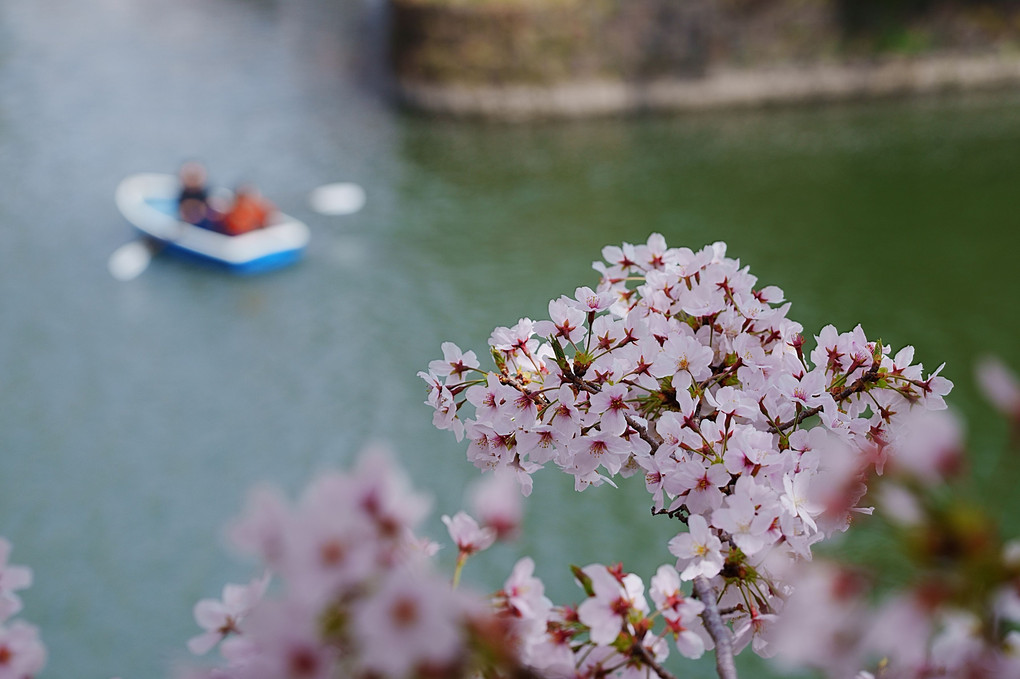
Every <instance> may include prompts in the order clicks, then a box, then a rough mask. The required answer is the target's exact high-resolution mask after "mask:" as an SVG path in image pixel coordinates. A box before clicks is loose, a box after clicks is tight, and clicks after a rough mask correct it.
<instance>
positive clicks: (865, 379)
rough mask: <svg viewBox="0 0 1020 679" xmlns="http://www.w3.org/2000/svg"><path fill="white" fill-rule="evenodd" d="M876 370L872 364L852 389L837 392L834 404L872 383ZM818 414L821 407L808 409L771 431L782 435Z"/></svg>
mask: <svg viewBox="0 0 1020 679" xmlns="http://www.w3.org/2000/svg"><path fill="white" fill-rule="evenodd" d="M878 368H879V364H878V363H877V362H876V363H873V364H872V365H871V367H870V368H868V371H867V372H865V373H864V374H863V375H861V376H860V377H859V378H858V379H857V381H856V382H854V384H853V386H852V387H849V388H848V389H844V390H843V391H841V392H839V395H838V396H834V397H833V400H834V401H836V403H842V402H843V401H845V400H847V399H848V398H850V397H851V396H853V395H854V394H856V393H858V392H860V391H861V390H862V389H864V388H865V387H867V386H868V385H869V384H871V383H872V382H875V381H876V378H877V377H878ZM820 412H822V406H815V407H814V408H808V409H807V410H804V411H801V412H800V414H798V415H797V416H796V417H794V418H793V419H790V420H788V421H786V422H782V423H780V424H777V425H773V426H772V429H773V430H775V431H776V433H778V434H782V433H783V432H784V431H786V430H787V429H789V428H790V427H793V426H795V425H798V424H800V423H801V422H803V421H804V420H806V419H807V418H809V417H811V416H812V415H817V414H818V413H820Z"/></svg>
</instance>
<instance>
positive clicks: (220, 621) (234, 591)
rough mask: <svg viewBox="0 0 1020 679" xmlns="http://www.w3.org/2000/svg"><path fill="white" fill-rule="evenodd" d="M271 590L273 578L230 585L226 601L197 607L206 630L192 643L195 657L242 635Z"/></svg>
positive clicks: (204, 601) (203, 602)
mask: <svg viewBox="0 0 1020 679" xmlns="http://www.w3.org/2000/svg"><path fill="white" fill-rule="evenodd" d="M268 586H269V574H268V573H266V574H265V575H264V576H262V577H261V578H256V579H254V580H252V581H251V582H250V583H248V584H247V585H226V586H225V587H224V588H223V598H222V599H202V600H201V601H199V602H198V603H197V604H195V621H196V622H198V625H199V626H200V627H201V628H203V629H204V630H205V632H204V633H203V634H200V635H198V636H196V637H192V639H191V640H189V641H188V650H190V651H191V652H192V653H194V654H195V655H204V654H205V653H208V652H209V650H210V649H212V648H213V646H215V645H216V644H218V643H219V642H220V641H222V640H223V639H225V638H226V637H227V635H229V634H237V633H238V632H240V627H239V625H240V623H241V621H242V620H244V618H245V617H246V616H247V615H248V614H249V613H250V612H251V611H252V609H253V608H255V606H256V605H257V604H258V602H259V601H261V599H262V597H263V596H264V595H265V593H266V587H268Z"/></svg>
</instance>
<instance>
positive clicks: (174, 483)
mask: <svg viewBox="0 0 1020 679" xmlns="http://www.w3.org/2000/svg"><path fill="white" fill-rule="evenodd" d="M362 9H364V8H361V7H357V6H353V5H346V4H343V3H335V2H328V1H327V0H292V1H290V2H282V1H281V2H278V3H277V2H273V1H272V0H264V1H262V2H248V1H244V0H218V1H214V2H209V1H208V0H182V1H181V2H176V3H162V2H158V1H157V0H145V1H142V2H134V3H124V2H120V1H119V0H103V1H101V2H99V3H96V4H94V5H90V6H89V7H83V6H81V7H80V6H74V7H68V6H67V5H66V3H59V2H57V0H14V1H13V2H9V3H6V4H5V5H4V6H3V7H2V8H0V38H2V41H0V178H2V179H3V181H0V292H3V294H4V300H5V301H4V304H3V305H0V379H2V382H0V384H2V385H3V386H2V390H0V455H2V458H0V459H2V460H3V468H2V469H3V471H2V473H0V535H5V536H7V537H8V538H10V539H11V540H12V542H13V543H14V546H15V551H14V556H13V560H14V562H15V563H28V564H30V565H32V566H33V568H34V570H35V575H36V582H35V585H34V586H33V588H32V589H30V590H28V592H27V593H26V595H25V597H24V599H25V604H26V606H25V611H24V614H23V615H24V617H25V619H27V620H29V621H31V622H33V623H36V624H38V625H39V626H40V627H41V628H42V633H43V638H44V641H45V642H46V644H47V646H48V648H49V650H50V663H49V665H48V668H47V670H46V671H45V672H44V673H43V679H45V678H46V677H58V676H70V675H74V676H79V677H98V678H105V677H110V676H123V677H125V678H127V677H155V676H160V675H165V674H167V673H168V672H167V669H168V668H169V667H170V666H171V665H172V663H173V662H175V661H177V660H179V659H180V658H182V657H184V655H185V653H184V643H185V641H186V640H187V638H188V637H189V636H191V635H192V634H194V633H195V632H196V631H197V628H196V627H195V625H194V623H193V621H192V619H191V607H192V605H193V603H194V602H195V601H196V600H197V599H199V598H202V597H208V596H213V595H216V594H218V593H219V591H220V588H221V587H222V584H223V583H224V582H225V581H227V580H233V581H241V580H243V579H246V578H247V577H249V576H250V575H251V571H252V565H251V564H246V563H243V562H238V561H237V560H235V559H234V558H233V557H232V556H231V555H230V554H229V553H228V551H227V550H225V549H224V548H223V545H222V539H221V527H222V526H223V524H224V523H225V522H226V521H227V520H228V519H229V518H230V517H231V516H233V515H234V514H235V513H236V512H237V511H238V510H239V508H240V506H241V503H242V500H243V496H244V492H245V490H246V489H247V488H248V487H249V486H251V485H252V484H254V483H256V482H258V481H261V480H272V481H275V482H277V483H279V484H282V485H283V486H284V487H285V488H287V489H289V490H291V491H295V490H297V489H298V488H300V487H301V486H302V485H303V484H304V483H305V481H307V479H308V478H309V477H310V476H311V475H312V474H314V472H315V471H317V470H319V469H322V468H325V467H329V466H335V465H342V464H347V463H349V462H350V461H351V460H352V459H353V458H354V456H355V455H356V453H357V451H358V450H359V449H360V448H361V447H362V446H363V445H365V444H366V443H367V442H369V441H375V440H385V441H387V442H389V443H390V445H391V446H392V447H393V448H394V450H395V451H396V452H397V454H398V456H399V457H400V459H401V461H402V462H403V463H404V464H405V465H406V466H407V468H408V469H409V470H410V472H411V473H412V474H413V476H414V478H415V481H416V483H417V484H418V485H419V486H421V487H423V488H425V489H427V490H429V491H430V492H432V493H433V494H434V497H435V498H436V499H435V514H436V517H438V515H439V514H441V513H450V514H452V513H453V512H455V511H457V510H458V509H459V508H460V507H461V494H462V491H463V489H464V487H465V486H466V485H467V484H468V483H469V482H470V481H472V480H474V479H475V478H476V473H475V470H474V469H473V468H472V467H471V466H470V465H469V464H468V463H467V462H466V461H465V457H464V454H465V446H464V445H462V444H458V443H456V442H455V441H454V439H453V438H452V436H450V435H448V433H446V432H438V431H434V430H433V429H432V428H431V425H430V421H431V413H430V411H429V409H428V408H427V406H425V405H423V404H422V401H423V400H424V398H425V391H424V385H423V383H422V382H421V381H420V380H418V378H417V377H415V373H416V372H417V371H418V370H421V369H423V368H424V367H425V366H426V365H427V363H428V361H429V360H431V359H433V358H436V357H438V356H439V355H440V350H439V346H440V344H441V343H442V342H443V341H445V340H452V341H455V342H457V343H458V344H459V345H460V346H461V347H463V348H465V349H468V348H473V349H475V350H476V351H479V350H483V349H484V347H485V341H486V339H487V337H488V335H489V332H490V331H491V329H492V328H493V327H494V326H496V325H509V324H512V323H514V322H516V320H517V319H518V318H520V317H522V316H530V317H532V318H538V317H540V316H541V315H542V314H544V313H545V311H546V304H547V302H548V300H549V299H551V298H553V297H557V296H559V295H560V294H563V293H567V294H569V293H572V292H573V290H574V288H575V287H577V286H579V285H585V284H592V283H594V282H595V274H594V272H593V271H591V269H590V264H591V262H592V261H593V260H594V259H597V258H598V256H599V251H600V249H601V247H602V246H603V245H606V244H610V243H619V242H622V241H631V242H637V241H643V240H645V239H646V238H647V236H648V234H649V233H651V232H653V231H658V232H661V233H663V234H664V235H665V236H666V239H667V241H668V242H669V243H670V244H671V245H687V246H690V247H695V248H696V247H700V246H701V245H704V244H706V243H709V242H712V241H716V240H725V241H727V242H728V243H729V246H730V250H729V252H730V254H731V255H733V256H737V257H740V258H741V260H742V261H743V262H744V263H746V264H749V265H750V266H751V270H752V272H753V273H755V274H756V275H757V276H758V277H759V278H760V279H761V280H762V281H763V282H766V283H771V284H775V285H779V286H780V287H782V288H784V290H785V291H786V294H787V298H788V299H789V300H791V301H792V302H793V309H792V311H791V314H790V316H791V317H793V318H795V319H797V320H799V321H800V322H801V323H803V325H804V327H805V331H806V333H807V334H812V333H814V332H817V331H818V330H819V329H820V328H821V327H822V326H823V325H825V324H826V323H833V324H835V325H836V326H837V327H839V328H841V329H849V328H851V327H853V325H855V324H856V323H862V324H863V325H864V328H865V330H866V331H867V332H868V333H869V335H871V336H878V337H881V338H882V339H883V340H884V341H886V342H888V343H890V344H892V345H893V346H895V347H899V346H901V345H903V344H906V343H911V344H913V345H915V346H916V348H917V355H918V357H919V359H920V360H922V361H923V362H924V363H925V365H926V366H928V367H935V366H937V365H938V364H939V363H941V362H942V361H947V362H948V365H947V367H946V370H945V374H946V375H948V376H949V377H950V378H951V379H953V380H955V381H956V382H957V390H956V395H955V399H954V400H955V402H956V404H957V405H958V406H959V407H960V409H961V411H962V412H963V413H964V414H965V415H966V416H967V417H968V419H969V422H970V429H971V434H972V439H973V440H974V442H975V445H974V447H975V448H976V449H977V450H978V451H979V453H980V455H979V456H978V457H976V458H975V459H976V462H975V464H974V465H973V471H974V475H975V478H976V479H977V480H976V481H975V482H973V483H969V484H966V487H967V490H968V492H970V493H971V494H972V495H974V496H977V497H980V498H981V499H982V501H984V502H985V503H986V504H988V505H989V506H991V507H992V508H993V509H995V511H997V512H998V513H999V514H1000V515H1002V516H1004V517H1007V518H1008V521H1007V529H1010V530H1013V531H1014V534H1015V533H1016V532H1017V529H1018V526H1017V524H1016V521H1015V520H1014V519H1012V517H1013V516H1016V514H1017V511H1016V510H1017V509H1020V507H1018V500H1016V499H1014V494H1013V493H1012V487H1013V485H1014V483H1015V482H1016V480H1017V465H1016V464H1015V461H1014V460H1013V459H1012V458H1011V457H1008V456H1002V457H1000V456H999V450H1000V448H1001V445H1002V443H1003V442H1004V440H1005V435H1006V431H1005V427H1004V425H1003V424H1002V423H1000V422H998V421H997V420H996V419H995V418H992V417H989V416H988V415H987V414H986V413H985V408H984V406H983V405H982V403H981V402H980V401H979V400H977V398H976V397H975V390H974V387H973V383H972V379H971V377H970V374H971V366H972V362H973V360H974V359H975V357H976V356H978V355H980V354H981V353H983V352H986V351H991V352H995V353H998V354H1000V355H1002V356H1004V357H1005V358H1006V360H1007V361H1011V362H1012V364H1013V365H1014V366H1015V367H1020V359H1018V358H1017V356H1016V352H1015V349H1014V348H1015V347H1016V346H1017V342H1016V338H1017V337H1018V336H1020V320H1018V318H1017V310H1018V304H1017V301H1016V300H1017V299H1018V293H1020V283H1018V281H1017V277H1016V276H1015V269H1016V264H1015V261H1016V253H1017V251H1018V246H1020V236H1018V234H1017V229H1016V222H1017V218H1016V212H1017V210H1016V201H1017V195H1018V191H1017V188H1016V184H1017V179H1018V176H1020V174H1018V172H1017V158H1018V157H1020V108H1018V106H1020V96H1017V95H1013V94H1000V95H994V96H993V95H988V96H970V97H953V98H948V97H947V98H945V99H927V100H923V101H894V102H885V103H879V104H872V105H852V106H841V107H826V108H812V109H798V110H789V111H785V110H770V111H762V112H753V113H750V112H745V113H731V114H721V113H720V114H711V115H699V116H684V117H677V118H671V119H631V120H611V121H595V122H583V123H570V124H540V125H529V126H503V125H486V124H480V123H467V122H439V121H433V120H428V119H423V118H417V117H413V116H408V115H405V114H401V113H398V112H395V111H394V110H392V109H391V108H390V107H388V106H387V105H386V104H385V102H383V101H381V100H380V99H379V97H378V96H377V95H376V94H375V92H374V91H373V90H372V89H371V88H370V87H369V88H366V86H365V83H366V82H367V83H369V84H371V80H372V71H371V69H367V70H366V69H365V68H364V65H365V58H364V49H363V47H364V45H363V43H362V41H361V38H360V37H359V36H361V35H362V34H363V31H362V30H361V26H362V24H361V21H362V17H363V12H362ZM191 156H199V157H202V158H203V159H205V160H206V162H207V164H208V165H209V167H210V170H211V172H212V175H213V177H214V178H216V179H218V180H220V181H223V182H226V183H232V182H234V181H237V180H238V179H242V178H243V179H250V180H253V181H255V182H257V183H258V184H259V185H260V186H261V187H262V188H263V189H264V191H265V192H266V193H267V194H268V195H269V196H270V197H271V198H273V199H274V200H275V201H276V202H277V203H278V204H280V205H281V206H282V207H284V208H286V209H287V210H288V211H290V212H292V213H293V214H295V215H296V216H298V217H300V218H303V219H305V220H307V222H308V223H309V226H310V227H311V228H312V231H313V240H312V244H311V247H310V249H309V252H308V257H307V259H306V261H304V262H303V263H302V264H301V265H300V266H298V267H296V268H294V269H291V270H288V271H283V272H280V273H278V274H275V275H270V276H266V277H261V278H251V279H237V278H228V277H224V276H223V275H220V274H217V273H215V272H211V271H208V270H205V269H199V268H194V267H191V266H188V265H186V264H182V263H180V262H176V261H173V260H169V259H162V258H161V259H157V260H156V261H155V262H153V264H152V266H151V267H150V268H149V270H148V271H146V272H145V274H144V275H143V276H142V277H140V278H139V279H137V280H135V281H133V282H131V283H129V284H121V283H117V282H116V281H113V280H112V279H111V278H110V276H109V275H108V274H107V272H106V269H105V265H106V258H107V257H108V255H109V254H110V253H111V252H112V251H113V250H114V249H115V248H116V247H117V246H118V245H120V244H121V243H123V242H124V241H125V240H126V239H128V238H129V237H130V233H129V230H128V227H127V226H126V225H125V224H124V223H123V221H122V220H121V218H120V217H119V215H118V214H117V213H116V210H115V208H114V206H113V201H112V194H113V189H114V187H115V186H116V184H117V182H118V181H119V180H120V178H121V177H123V176H124V175H126V174H128V173H131V172H136V171H172V170H173V169H175V167H176V165H177V164H178V163H179V162H180V161H181V160H182V159H184V158H187V157H191ZM336 180H353V181H358V182H359V183H361V184H362V185H363V186H364V187H365V189H366V191H367V193H368V196H369V203H368V205H367V206H366V209H365V210H364V211H363V212H361V213H359V214H358V215H355V216H352V217H349V218H345V219H340V220H337V219H330V218H324V217H320V216H317V215H314V214H312V213H311V212H310V211H309V210H308V209H307V208H305V207H304V204H303V200H302V197H303V196H304V194H305V193H306V192H307V191H308V190H309V189H310V188H312V187H314V186H316V185H317V184H320V183H325V182H327V181H336ZM640 485H641V484H640V482H638V483H628V484H624V486H623V487H622V488H621V490H620V491H612V489H609V488H600V489H593V490H589V491H587V492H585V493H583V494H580V495H578V494H575V493H574V492H573V490H572V485H571V483H570V479H569V477H566V476H565V475H562V474H557V473H555V472H554V471H552V470H549V471H547V472H545V473H543V474H541V475H539V477H538V478H537V479H536V484H535V492H534V494H533V496H532V498H531V501H530V503H529V509H528V514H527V523H528V531H527V533H526V537H525V538H524V539H523V540H522V541H521V542H519V543H516V544H514V545H510V546H505V547H500V548H497V549H496V550H494V551H493V552H491V553H488V554H486V555H483V556H482V557H480V558H479V559H478V561H477V562H472V563H469V565H468V568H467V570H466V573H465V580H467V581H468V582H471V583H474V584H476V585H478V586H480V587H483V588H486V589H491V588H495V587H498V586H499V585H500V584H501V582H502V580H503V578H504V577H505V576H506V575H507V574H508V572H509V569H510V566H511V564H512V563H513V561H514V560H515V559H516V558H517V557H518V556H520V555H521V554H525V553H530V554H533V555H534V556H535V557H536V561H537V562H538V573H539V575H540V576H542V577H543V578H544V579H545V580H546V582H547V584H548V586H549V589H550V592H551V594H552V595H553V597H554V598H555V599H557V600H559V601H569V600H574V598H575V597H576V588H575V586H574V585H573V584H572V582H571V579H570V575H569V571H568V569H567V566H568V565H569V564H570V563H578V564H585V563H589V562H594V561H603V562H608V561H610V560H620V559H622V560H624V561H625V564H626V565H627V566H628V568H630V569H631V570H634V571H635V572H638V573H640V574H642V575H643V576H645V577H646V578H647V577H648V576H650V575H651V574H652V573H653V572H654V569H655V567H656V566H657V565H658V564H659V563H661V562H663V561H667V560H668V555H667V554H666V551H665V547H664V544H665V540H666V539H667V538H668V537H670V535H671V532H670V529H671V526H669V525H668V524H667V523H665V522H656V521H653V520H652V518H651V517H650V516H649V515H648V500H647V498H646V495H645V493H644V491H643V489H642V488H641V487H640ZM427 532H428V533H429V534H431V535H432V536H433V537H435V538H442V537H443V536H444V535H445V532H444V529H443V527H442V524H441V523H440V522H439V521H438V518H436V519H434V520H433V521H432V522H431V523H430V524H429V526H428V530H427ZM872 542H874V541H872ZM873 548H874V546H873V545H871V546H869V540H868V539H867V537H866V538H865V539H863V540H858V541H856V542H854V543H851V544H850V545H849V546H848V549H849V550H850V551H851V552H852V553H853V555H861V556H862V557H865V556H866V555H867V554H868V550H869V549H872V550H873ZM450 551H452V550H449V549H448V550H446V552H447V553H446V554H445V557H444V559H445V560H444V563H447V564H448V562H449V560H450V558H451V556H452V555H451V554H450V553H449V552H450ZM678 667H681V666H680V665H678ZM682 667H684V668H686V665H683V666H682ZM748 668H749V669H748ZM686 672H687V670H686V669H684V672H683V676H711V675H712V669H711V665H710V664H707V663H701V664H699V665H698V666H697V669H696V670H693V671H691V673H690V674H687V673H686ZM745 676H755V677H759V676H762V677H764V676H767V675H766V673H765V671H764V670H761V669H760V668H759V665H757V664H755V663H753V661H752V662H751V663H750V664H749V665H746V666H745Z"/></svg>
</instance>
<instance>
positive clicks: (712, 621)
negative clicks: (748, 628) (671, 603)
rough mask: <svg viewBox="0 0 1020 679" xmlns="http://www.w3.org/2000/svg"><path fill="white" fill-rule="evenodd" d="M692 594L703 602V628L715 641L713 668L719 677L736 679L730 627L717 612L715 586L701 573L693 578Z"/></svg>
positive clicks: (720, 678) (721, 678)
mask: <svg viewBox="0 0 1020 679" xmlns="http://www.w3.org/2000/svg"><path fill="white" fill-rule="evenodd" d="M694 595H695V596H696V597H698V599H699V600H700V601H701V603H703V604H705V610H703V611H702V612H701V619H702V620H703V621H704V622H705V630H706V631H708V634H709V636H711V637H712V640H713V641H715V669H716V672H717V673H718V674H719V679H737V667H736V665H735V664H734V663H733V638H732V637H731V636H730V628H729V627H727V626H726V624H725V623H723V620H722V616H721V615H720V614H719V604H718V602H717V601H716V599H715V588H714V587H712V583H710V582H709V581H708V579H707V578H705V576H703V575H699V576H698V577H696V578H694Z"/></svg>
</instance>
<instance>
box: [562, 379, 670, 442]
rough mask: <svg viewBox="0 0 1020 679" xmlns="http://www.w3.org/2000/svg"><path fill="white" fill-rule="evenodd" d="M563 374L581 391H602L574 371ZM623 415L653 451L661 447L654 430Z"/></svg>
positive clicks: (595, 392)
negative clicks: (649, 429) (651, 430)
mask: <svg viewBox="0 0 1020 679" xmlns="http://www.w3.org/2000/svg"><path fill="white" fill-rule="evenodd" d="M561 375H562V377H563V378H564V379H566V380H567V381H568V382H570V383H571V384H573V385H574V386H575V387H577V388H578V389H580V390H581V391H586V392H588V393H589V394H597V393H599V392H600V391H602V390H601V389H599V387H598V385H597V384H592V383H591V382H589V381H587V380H585V379H583V378H580V377H578V376H577V375H575V374H574V373H573V372H571V371H569V370H562V371H561ZM623 417H624V419H625V420H626V421H627V424H628V426H630V428H631V429H633V430H634V431H636V432H637V433H638V436H640V437H641V438H642V439H643V440H644V442H645V443H647V444H648V445H649V446H651V448H652V451H651V452H652V453H654V452H655V451H656V450H658V449H659V445H660V444H661V443H662V442H661V441H659V440H657V437H656V436H655V434H653V433H652V432H650V431H648V428H647V427H645V426H644V425H642V424H641V423H640V422H638V421H637V420H635V419H634V418H633V417H632V416H631V415H624V416H623Z"/></svg>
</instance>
